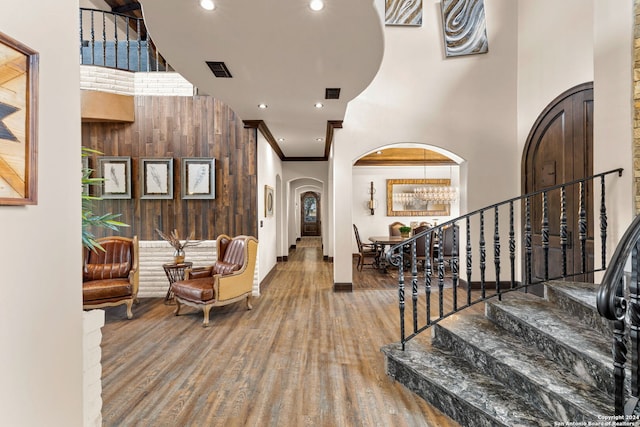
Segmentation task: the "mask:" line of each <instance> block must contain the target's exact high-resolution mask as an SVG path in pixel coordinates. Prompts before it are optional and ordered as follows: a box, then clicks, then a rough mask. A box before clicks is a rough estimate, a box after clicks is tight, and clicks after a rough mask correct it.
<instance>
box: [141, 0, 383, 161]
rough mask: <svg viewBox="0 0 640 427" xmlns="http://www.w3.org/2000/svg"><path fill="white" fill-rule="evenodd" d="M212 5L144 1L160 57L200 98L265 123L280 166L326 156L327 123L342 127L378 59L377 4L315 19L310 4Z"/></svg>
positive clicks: (336, 2) (335, 9) (352, 0)
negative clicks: (331, 95) (225, 72)
mask: <svg viewBox="0 0 640 427" xmlns="http://www.w3.org/2000/svg"><path fill="white" fill-rule="evenodd" d="M214 1H215V3H216V9H215V10H213V11H206V10H204V9H202V8H201V7H200V6H199V1H198V0H182V1H180V2H176V1H175V0H141V3H142V10H143V15H144V19H145V24H146V25H147V28H148V29H149V33H150V35H151V38H152V39H153V41H154V43H155V44H156V46H157V47H158V50H159V51H160V52H161V53H162V55H163V56H164V57H165V58H166V59H167V61H168V62H169V63H170V64H171V66H172V67H173V68H174V69H175V70H176V71H177V72H179V73H180V74H181V75H183V76H184V77H185V78H186V79H187V80H189V81H190V82H191V83H192V84H193V85H194V86H196V87H197V88H198V90H199V91H200V92H202V93H206V94H209V95H211V96H213V97H215V98H217V99H220V100H222V101H224V102H225V103H227V104H228V105H229V106H230V107H231V108H232V109H233V110H234V111H235V112H236V113H237V114H238V116H239V117H240V118H241V119H242V120H244V121H263V122H264V124H266V127H267V128H268V130H269V131H270V133H271V135H273V140H271V141H270V142H271V143H272V144H276V143H277V145H278V146H279V148H280V150H281V151H282V154H283V157H284V158H290V159H291V158H299V157H315V158H318V157H324V156H325V144H326V142H327V141H325V138H326V137H327V135H328V134H329V135H331V132H328V128H329V127H330V126H329V127H328V123H331V122H333V121H338V126H335V127H340V126H339V122H340V121H342V120H343V119H344V115H345V111H346V107H347V103H348V102H349V101H350V100H351V99H353V98H355V97H356V96H357V95H358V94H360V93H361V92H362V91H363V90H364V89H365V88H366V87H367V86H368V85H369V83H371V81H372V80H373V78H374V77H375V75H376V73H377V72H378V68H379V67H380V63H381V61H382V55H383V49H384V39H383V23H382V20H381V18H380V16H379V14H378V11H377V9H376V8H375V5H374V1H373V0H325V7H324V9H323V10H321V11H319V12H314V11H312V10H311V9H310V8H309V0H214ZM206 61H223V62H224V63H225V64H226V65H227V67H228V69H229V71H230V73H231V74H232V76H233V77H232V78H217V77H215V76H214V75H213V73H212V72H211V70H210V69H209V67H208V66H207V64H206ZM325 88H340V89H341V92H340V99H339V100H325V99H324V97H325ZM316 102H322V103H323V104H324V108H321V109H318V108H316V107H314V104H315V103H316ZM260 103H265V104H267V105H268V108H267V109H259V108H258V104H260ZM257 123H259V122H257ZM344 126H348V123H346V122H345V123H344ZM279 138H284V141H278V139H279ZM317 138H322V140H321V141H316V139H317Z"/></svg>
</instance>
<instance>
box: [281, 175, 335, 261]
mask: <svg viewBox="0 0 640 427" xmlns="http://www.w3.org/2000/svg"><path fill="white" fill-rule="evenodd" d="M325 186H326V184H325V183H324V182H323V181H321V180H318V179H316V178H310V177H300V178H296V179H292V180H291V181H289V182H288V183H287V187H288V191H287V201H286V205H287V210H286V212H287V215H286V218H285V221H284V224H283V225H284V227H283V230H284V231H285V233H286V237H285V238H286V240H285V241H286V242H287V247H286V248H283V249H285V251H288V248H290V247H292V246H293V245H295V244H296V242H297V240H298V239H299V238H300V237H301V233H300V229H301V221H302V218H301V217H300V212H301V210H300V196H301V195H302V194H303V193H305V192H307V191H312V192H314V193H318V194H319V195H320V200H322V201H323V203H321V205H320V209H321V213H320V217H321V218H324V219H323V220H322V225H321V231H320V233H321V236H322V244H323V252H324V251H326V244H325V243H326V236H327V234H328V228H327V227H328V221H327V220H326V219H327V218H328V215H329V211H328V206H327V205H328V203H326V200H327V197H326V189H325ZM324 255H327V254H326V253H324Z"/></svg>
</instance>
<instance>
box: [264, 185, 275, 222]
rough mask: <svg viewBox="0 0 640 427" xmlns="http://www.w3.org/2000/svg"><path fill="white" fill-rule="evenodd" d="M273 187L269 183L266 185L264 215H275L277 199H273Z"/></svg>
mask: <svg viewBox="0 0 640 427" xmlns="http://www.w3.org/2000/svg"><path fill="white" fill-rule="evenodd" d="M273 197H274V196H273V187H269V186H268V185H265V186H264V216H273V206H274V205H275V200H274V199H273Z"/></svg>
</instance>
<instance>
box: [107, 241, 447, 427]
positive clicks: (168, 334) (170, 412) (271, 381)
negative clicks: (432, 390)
mask: <svg viewBox="0 0 640 427" xmlns="http://www.w3.org/2000/svg"><path fill="white" fill-rule="evenodd" d="M317 242H319V239H318V238H303V240H301V241H300V242H299V243H300V245H297V246H296V249H294V250H292V251H291V252H290V254H289V261H288V262H284V263H278V264H277V265H276V267H275V270H274V271H273V272H272V273H271V274H270V275H269V276H268V278H267V279H266V280H265V281H264V283H263V286H262V289H261V293H262V295H261V296H260V297H259V298H254V299H253V307H254V308H253V310H251V311H247V310H246V309H245V305H244V304H243V303H238V304H233V305H230V306H225V307H217V308H214V309H213V310H212V312H211V327H210V328H208V329H204V328H202V327H201V326H200V325H201V322H202V313H201V312H197V313H196V312H195V310H185V314H183V315H180V316H179V317H177V318H176V317H175V316H173V309H174V306H169V305H164V304H163V301H162V300H161V299H144V300H142V301H141V303H140V304H139V305H137V306H134V318H133V319H132V320H130V321H128V320H126V316H125V311H124V308H122V307H116V308H113V309H109V310H107V316H106V325H105V327H104V328H103V343H102V348H103V358H102V363H103V402H104V403H103V424H104V425H106V426H130V425H138V426H303V425H307V426H332V427H333V426H345V427H351V426H445V427H446V426H455V425H457V424H455V423H452V422H451V421H449V420H448V419H447V418H445V417H443V416H442V415H441V414H440V413H439V412H438V411H436V410H435V409H433V408H432V407H430V406H429V405H427V404H426V403H424V402H423V401H422V400H421V399H420V398H418V397H417V396H416V395H414V394H412V393H410V392H409V391H407V390H406V389H404V388H403V387H402V386H400V385H399V384H397V383H394V382H393V381H392V380H391V379H389V378H388V377H387V376H386V374H385V372H384V366H383V357H382V353H381V352H380V347H382V346H383V345H384V344H387V343H390V342H393V341H397V339H398V338H397V334H398V332H397V329H398V328H397V312H398V308H397V290H396V287H395V286H393V282H391V283H387V284H381V283H379V279H377V278H380V277H384V276H383V275H380V274H379V273H378V272H376V271H374V270H371V269H369V270H368V271H366V270H367V269H365V271H364V272H362V273H360V275H361V276H365V275H369V276H370V277H371V279H370V280H367V282H366V283H367V285H366V286H364V287H362V288H359V287H357V286H356V287H355V290H354V292H352V293H336V292H334V291H333V290H332V264H331V263H328V262H324V261H322V250H321V248H320V247H319V243H317ZM376 283H378V285H376Z"/></svg>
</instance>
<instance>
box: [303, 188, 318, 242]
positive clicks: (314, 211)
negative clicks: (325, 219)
mask: <svg viewBox="0 0 640 427" xmlns="http://www.w3.org/2000/svg"><path fill="white" fill-rule="evenodd" d="M300 206H301V207H302V211H301V213H300V215H301V218H302V230H301V235H302V236H320V234H321V233H320V195H319V194H318V193H314V192H311V191H308V192H306V193H303V194H302V196H300Z"/></svg>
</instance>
